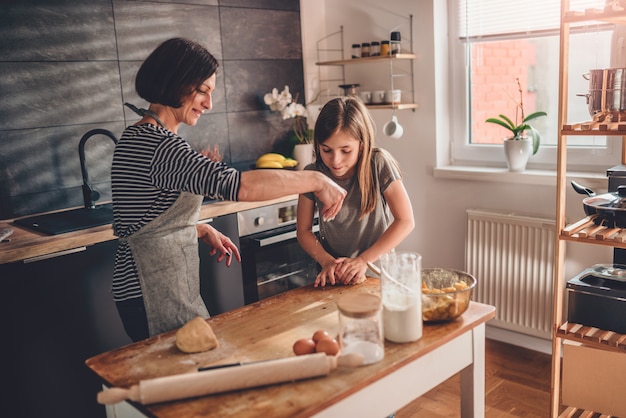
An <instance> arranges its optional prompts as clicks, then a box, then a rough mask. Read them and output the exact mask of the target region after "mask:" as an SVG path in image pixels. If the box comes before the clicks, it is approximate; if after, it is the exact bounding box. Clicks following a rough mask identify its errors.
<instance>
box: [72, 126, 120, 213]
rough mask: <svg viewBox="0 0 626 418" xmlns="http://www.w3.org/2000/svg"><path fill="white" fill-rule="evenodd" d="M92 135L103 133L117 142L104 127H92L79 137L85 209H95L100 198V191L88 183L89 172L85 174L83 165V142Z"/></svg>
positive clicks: (85, 169) (85, 170) (79, 156)
mask: <svg viewBox="0 0 626 418" xmlns="http://www.w3.org/2000/svg"><path fill="white" fill-rule="evenodd" d="M94 135H105V136H108V137H109V138H111V140H112V141H113V142H114V143H115V144H117V138H116V137H115V135H113V133H112V132H111V131H107V130H106V129H92V130H91V131H89V132H87V133H86V134H85V135H83V137H82V138H81V139H80V142H79V143H78V158H79V159H80V171H81V172H82V174H83V200H84V201H85V209H95V207H96V201H97V200H98V199H100V192H98V191H97V190H95V189H94V188H93V186H92V185H91V183H89V174H87V166H86V165H85V143H86V142H87V140H88V139H89V138H91V137H92V136H94Z"/></svg>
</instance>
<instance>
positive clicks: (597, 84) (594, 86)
mask: <svg viewBox="0 0 626 418" xmlns="http://www.w3.org/2000/svg"><path fill="white" fill-rule="evenodd" d="M583 78H584V79H585V80H589V92H588V93H587V94H581V95H579V96H585V97H586V98H587V107H588V108H589V115H591V117H596V116H598V114H602V115H604V116H609V115H610V116H611V117H612V119H613V121H618V120H624V119H623V118H620V116H624V117H626V68H608V69H597V70H589V73H588V74H583ZM620 112H624V114H621V113H620Z"/></svg>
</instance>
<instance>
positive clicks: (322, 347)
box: [315, 337, 339, 356]
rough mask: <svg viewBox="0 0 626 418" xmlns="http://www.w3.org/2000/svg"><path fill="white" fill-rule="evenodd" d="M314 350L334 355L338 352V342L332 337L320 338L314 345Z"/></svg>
mask: <svg viewBox="0 0 626 418" xmlns="http://www.w3.org/2000/svg"><path fill="white" fill-rule="evenodd" d="M315 352H317V353H322V352H323V353H326V355H329V356H334V355H335V354H337V353H338V352H339V343H338V342H337V340H335V339H334V338H330V337H328V338H322V339H321V340H319V341H318V342H317V345H316V346H315Z"/></svg>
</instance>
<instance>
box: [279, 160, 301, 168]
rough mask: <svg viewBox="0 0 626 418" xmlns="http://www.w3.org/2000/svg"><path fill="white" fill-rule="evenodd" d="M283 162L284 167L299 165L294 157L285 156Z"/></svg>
mask: <svg viewBox="0 0 626 418" xmlns="http://www.w3.org/2000/svg"><path fill="white" fill-rule="evenodd" d="M281 164H282V165H283V167H295V166H297V165H298V162H297V161H296V160H294V159H293V158H285V161H282V162H281Z"/></svg>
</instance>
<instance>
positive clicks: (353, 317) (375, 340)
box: [337, 292, 385, 364]
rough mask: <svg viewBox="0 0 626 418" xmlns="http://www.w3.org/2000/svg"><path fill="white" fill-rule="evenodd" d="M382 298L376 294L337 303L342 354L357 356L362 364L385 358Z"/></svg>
mask: <svg viewBox="0 0 626 418" xmlns="http://www.w3.org/2000/svg"><path fill="white" fill-rule="evenodd" d="M381 306H382V304H381V298H380V296H378V295H375V294H373V293H364V292H360V293H350V294H347V295H344V296H342V297H341V298H340V299H339V300H338V301H337V308H338V311H339V345H340V346H341V353H342V354H350V353H357V354H361V355H362V356H363V360H364V361H363V364H371V363H376V362H378V361H380V360H382V359H383V358H384V357H385V344H384V341H385V337H384V335H383V321H382V308H381Z"/></svg>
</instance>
